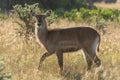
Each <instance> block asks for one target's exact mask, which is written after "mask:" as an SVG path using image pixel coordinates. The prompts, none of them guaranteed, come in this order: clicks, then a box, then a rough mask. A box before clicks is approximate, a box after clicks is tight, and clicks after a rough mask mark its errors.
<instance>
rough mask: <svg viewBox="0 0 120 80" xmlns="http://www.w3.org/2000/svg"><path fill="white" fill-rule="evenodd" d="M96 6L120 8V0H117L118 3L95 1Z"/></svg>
mask: <svg viewBox="0 0 120 80" xmlns="http://www.w3.org/2000/svg"><path fill="white" fill-rule="evenodd" d="M94 5H95V6H97V7H102V8H112V9H120V0H116V3H108V4H107V3H104V2H101V3H94Z"/></svg>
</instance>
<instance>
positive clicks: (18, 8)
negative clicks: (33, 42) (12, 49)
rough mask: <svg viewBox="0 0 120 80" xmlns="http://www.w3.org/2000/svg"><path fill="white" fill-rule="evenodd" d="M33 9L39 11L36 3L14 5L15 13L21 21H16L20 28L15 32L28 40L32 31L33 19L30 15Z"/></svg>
mask: <svg viewBox="0 0 120 80" xmlns="http://www.w3.org/2000/svg"><path fill="white" fill-rule="evenodd" d="M33 9H34V10H35V11H36V12H40V10H39V8H38V4H37V3H36V4H33V5H28V4H25V5H24V6H22V5H15V6H14V10H15V13H16V15H17V16H18V17H19V19H20V20H21V21H23V23H24V24H23V23H21V22H20V21H16V23H17V24H19V25H20V29H16V30H17V33H18V34H19V35H20V36H22V37H24V38H25V39H26V40H28V39H29V38H30V37H31V35H33V32H34V20H33V18H32V15H31V10H33Z"/></svg>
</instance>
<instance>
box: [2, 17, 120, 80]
mask: <svg viewBox="0 0 120 80" xmlns="http://www.w3.org/2000/svg"><path fill="white" fill-rule="evenodd" d="M14 19H15V18H9V19H7V20H3V21H0V58H2V59H3V61H4V63H5V66H6V67H5V70H4V72H10V73H11V74H12V80H120V75H119V74H120V69H119V68H120V58H119V56H120V26H119V25H117V24H112V23H111V24H110V25H109V26H108V28H106V31H107V33H106V34H105V35H101V38H102V41H101V46H100V54H98V56H99V57H100V59H101V60H102V66H101V67H100V68H96V67H95V66H93V68H92V70H90V71H89V72H87V71H86V63H85V61H84V59H83V56H82V55H81V51H78V52H74V53H73V54H64V74H63V76H61V75H59V73H58V70H59V67H58V63H57V58H56V56H55V55H53V56H50V57H49V58H47V59H46V60H45V62H44V63H43V65H42V68H41V70H40V71H38V69H37V67H38V63H39V58H40V57H41V55H42V54H43V52H44V51H45V49H44V48H42V47H41V46H39V45H38V44H37V43H36V41H35V40H34V39H31V40H30V41H29V42H28V44H25V43H23V39H22V38H19V37H17V36H16V31H15V28H16V27H18V25H17V24H16V23H14ZM58 25H59V26H58ZM80 25H84V26H85V25H86V24H85V23H84V24H81V23H74V22H69V21H67V20H60V21H59V22H56V23H53V24H52V25H51V26H50V28H63V27H72V26H80Z"/></svg>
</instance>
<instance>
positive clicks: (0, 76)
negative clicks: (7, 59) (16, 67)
mask: <svg viewBox="0 0 120 80" xmlns="http://www.w3.org/2000/svg"><path fill="white" fill-rule="evenodd" d="M4 69H5V65H4V61H3V60H1V59H0V80H10V79H11V77H12V76H11V73H9V72H4Z"/></svg>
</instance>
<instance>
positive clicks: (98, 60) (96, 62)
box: [94, 55, 101, 67]
mask: <svg viewBox="0 0 120 80" xmlns="http://www.w3.org/2000/svg"><path fill="white" fill-rule="evenodd" d="M94 62H95V64H96V65H97V67H99V66H100V65H101V60H100V59H99V58H98V57H97V55H96V56H95V58H94Z"/></svg>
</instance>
